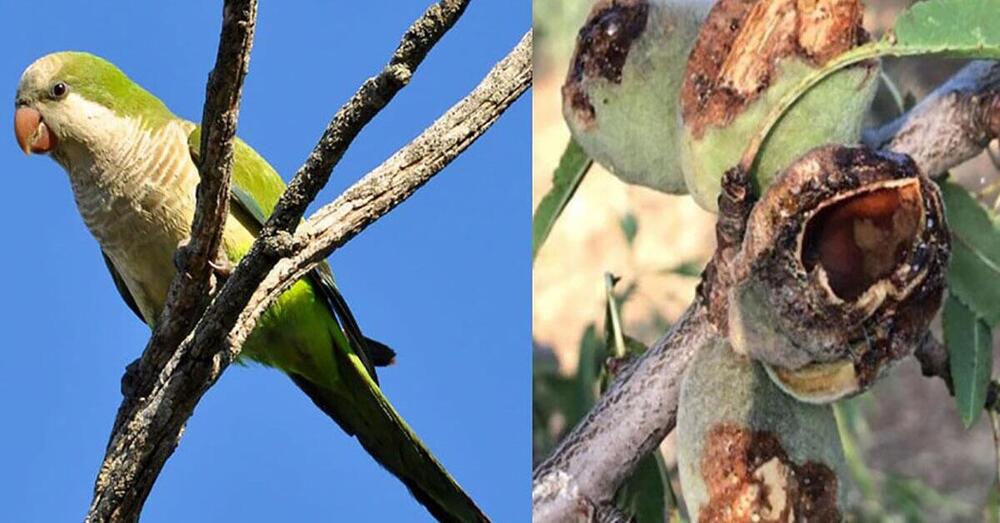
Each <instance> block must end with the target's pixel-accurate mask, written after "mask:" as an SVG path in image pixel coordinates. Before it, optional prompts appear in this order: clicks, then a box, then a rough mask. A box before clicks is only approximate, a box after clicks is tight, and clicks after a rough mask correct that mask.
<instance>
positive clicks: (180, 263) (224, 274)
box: [174, 238, 234, 294]
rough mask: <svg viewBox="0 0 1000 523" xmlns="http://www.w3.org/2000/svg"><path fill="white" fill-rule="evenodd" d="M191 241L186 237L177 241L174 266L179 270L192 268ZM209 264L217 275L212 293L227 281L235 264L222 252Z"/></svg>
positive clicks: (183, 270) (186, 270)
mask: <svg viewBox="0 0 1000 523" xmlns="http://www.w3.org/2000/svg"><path fill="white" fill-rule="evenodd" d="M190 242H191V239H190V238H185V239H183V240H181V241H180V242H178V243H177V250H176V251H175V252H174V267H176V268H177V270H178V271H180V272H184V273H187V272H188V270H189V268H190V261H189V258H190V255H191V253H190V251H189V250H188V249H189V247H188V244H189V243H190ZM208 266H209V267H211V268H212V274H213V275H214V276H215V281H213V283H212V291H211V292H212V293H213V294H214V293H215V291H216V290H217V289H218V288H219V283H221V282H225V281H226V279H227V278H229V276H230V275H231V274H232V273H233V269H234V267H233V264H232V263H231V262H230V261H229V258H227V257H226V255H225V254H222V253H221V252H220V253H219V254H218V256H217V257H216V259H215V260H210V261H209V262H208Z"/></svg>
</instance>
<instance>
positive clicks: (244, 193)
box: [188, 128, 489, 522]
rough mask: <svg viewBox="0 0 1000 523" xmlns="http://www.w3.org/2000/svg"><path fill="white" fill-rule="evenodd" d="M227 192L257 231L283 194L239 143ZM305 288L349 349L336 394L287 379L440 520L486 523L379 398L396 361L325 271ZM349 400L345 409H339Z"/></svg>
mask: <svg viewBox="0 0 1000 523" xmlns="http://www.w3.org/2000/svg"><path fill="white" fill-rule="evenodd" d="M199 131H200V128H196V129H195V130H194V132H193V133H192V134H191V136H190V137H189V139H188V145H189V146H190V149H191V152H192V153H191V154H192V157H193V158H194V159H195V162H196V163H197V161H198V158H197V157H198V154H197V151H198V148H199V144H200V141H199V140H200V132H199ZM231 185H232V203H233V205H232V208H233V209H232V211H231V212H233V213H240V212H242V213H246V216H248V217H252V218H253V220H254V221H255V222H256V223H257V225H258V226H261V225H263V223H264V221H265V220H266V218H267V216H269V215H270V214H271V212H272V211H273V210H274V207H275V205H276V204H277V202H278V198H280V196H281V194H282V192H284V190H285V184H284V182H283V181H282V180H281V177H280V176H278V173H276V172H275V171H274V169H273V168H272V167H271V166H270V164H268V163H267V161H266V160H264V159H263V158H262V157H261V156H260V155H259V154H257V152H256V151H254V150H253V149H252V148H251V147H250V146H249V145H247V144H246V143H244V142H243V141H242V140H240V139H238V138H237V139H236V140H234V146H233V173H232V183H231ZM246 216H245V217H246ZM245 217H244V219H245ZM244 223H246V222H245V221H244ZM308 281H309V282H310V283H311V284H312V286H313V288H314V290H315V291H317V292H318V293H319V295H320V296H322V297H323V299H324V302H325V303H326V305H327V306H328V308H329V310H330V312H331V317H332V320H334V321H337V322H338V323H339V324H340V327H341V329H342V330H343V332H344V333H345V334H346V339H347V341H348V345H349V346H344V345H341V344H339V343H334V346H332V347H330V350H331V351H332V352H333V355H334V359H335V361H336V362H337V368H338V372H339V373H340V378H341V381H339V382H338V383H337V385H336V386H337V387H339V388H334V387H333V386H330V385H327V384H321V383H316V382H315V381H313V380H310V379H308V378H306V377H304V376H301V375H297V374H295V373H289V376H290V377H291V378H292V381H294V382H295V384H296V385H298V386H299V388H301V389H302V390H303V391H304V392H305V393H306V394H307V395H308V396H309V397H310V399H312V400H313V403H315V404H316V406H317V407H319V408H320V409H321V410H322V411H323V412H325V413H326V414H327V415H328V416H330V417H331V418H333V420H334V421H336V422H337V423H338V424H339V425H340V426H341V427H342V428H343V429H344V430H345V431H346V432H347V433H348V434H351V435H354V436H356V437H357V438H358V441H359V442H360V443H361V445H362V446H363V447H364V448H365V449H366V450H367V451H368V453H369V454H371V455H372V457H374V458H375V460H376V461H378V462H379V463H380V464H381V465H382V466H383V467H385V468H386V469H388V470H389V471H390V472H391V473H392V474H393V475H395V476H396V477H398V478H399V479H400V480H401V481H402V482H403V483H404V484H405V485H406V486H407V487H408V488H409V489H410V492H411V493H413V496H414V497H415V498H416V499H417V500H418V501H420V503H422V504H423V505H424V506H425V507H426V508H427V509H428V510H429V511H430V512H431V514H433V515H434V517H436V518H437V519H438V520H440V521H449V522H450V521H455V522H479V521H489V519H488V518H487V517H486V515H485V514H483V512H482V511H481V510H480V509H479V507H477V506H476V504H475V502H474V501H473V500H472V499H471V498H469V496H468V495H467V494H466V493H465V492H464V491H463V490H462V488H461V487H460V486H459V485H458V484H457V483H456V482H455V480H454V479H453V478H452V477H451V475H450V474H448V471H447V470H445V469H444V467H443V466H442V465H441V464H440V463H439V462H438V461H437V459H435V458H434V456H433V455H432V454H431V452H430V450H428V449H427V448H426V447H425V446H424V444H423V442H421V441H420V439H419V438H418V437H417V435H416V434H415V433H414V432H413V430H412V429H411V428H410V427H409V425H407V424H406V422H405V421H404V420H403V418H402V417H401V416H400V415H399V413H397V412H396V409H395V408H393V406H392V404H391V403H389V400H388V399H387V398H386V397H385V396H384V395H383V394H382V391H381V389H379V387H378V383H377V381H376V378H375V371H374V368H373V367H372V365H371V364H372V363H374V364H376V365H377V364H379V363H389V362H391V360H392V357H393V355H394V353H393V352H392V350H391V349H389V348H388V347H386V346H385V345H382V344H381V343H378V342H375V341H374V340H370V339H368V338H366V337H364V336H363V335H362V333H361V330H360V328H359V327H358V324H357V322H356V321H355V319H354V316H353V314H351V311H350V309H348V307H347V303H346V302H345V301H344V298H343V296H341V294H340V292H339V291H338V290H337V287H336V285H335V284H334V280H333V274H332V272H331V271H330V267H329V265H327V264H326V263H323V264H322V265H320V266H319V267H317V269H316V270H314V271H313V272H312V273H310V274H309V276H308ZM351 354H357V355H358V358H351V357H350V355H351ZM368 362H371V363H368ZM342 388H346V390H340V389H342ZM347 398H349V399H350V401H345V399H347Z"/></svg>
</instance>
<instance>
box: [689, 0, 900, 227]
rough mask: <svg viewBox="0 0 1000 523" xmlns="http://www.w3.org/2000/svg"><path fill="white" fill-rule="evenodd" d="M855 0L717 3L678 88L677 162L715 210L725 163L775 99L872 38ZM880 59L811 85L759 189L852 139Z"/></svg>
mask: <svg viewBox="0 0 1000 523" xmlns="http://www.w3.org/2000/svg"><path fill="white" fill-rule="evenodd" d="M862 14H863V6H862V5H861V2H860V0H720V1H719V2H718V3H716V5H715V7H713V8H712V11H711V12H710V13H709V15H708V18H707V19H706V21H705V24H704V25H703V27H702V29H701V32H700V34H699V36H698V40H697V43H696V44H695V46H694V49H693V50H692V52H691V56H690V58H689V60H688V65H687V71H686V74H685V77H684V85H683V87H682V91H681V116H682V120H683V130H682V132H681V133H679V134H680V152H681V162H682V167H683V171H684V179H685V182H686V185H687V189H688V191H689V192H690V193H691V195H692V196H693V197H694V199H695V200H696V201H697V202H698V203H699V204H700V205H701V206H702V207H704V208H705V209H708V210H711V211H715V210H716V207H717V204H716V199H717V197H718V195H719V190H720V183H721V179H722V175H723V173H724V172H725V171H726V169H728V168H730V167H732V166H733V165H737V164H738V163H739V161H740V158H741V156H742V155H743V153H744V151H745V150H746V148H747V145H748V143H749V142H750V141H751V139H752V138H753V137H754V136H755V135H756V133H758V132H760V126H761V124H762V123H763V122H764V120H765V119H766V117H767V116H768V115H769V114H770V112H771V110H772V109H773V108H774V107H775V106H776V105H777V104H778V102H779V100H780V99H781V98H782V97H783V96H784V95H785V94H787V93H788V92H789V91H790V90H791V89H792V88H793V87H795V86H796V85H797V84H798V83H799V82H800V81H801V80H802V79H803V78H804V77H805V76H806V75H808V74H809V73H810V72H812V71H815V70H816V69H818V68H820V67H822V66H823V65H824V64H826V63H827V62H828V61H829V60H830V59H832V58H834V57H836V56H838V55H840V54H842V53H844V52H846V51H849V50H850V49H852V48H854V47H856V46H858V45H861V44H863V43H865V42H867V41H868V39H869V37H868V34H867V33H866V32H865V30H864V28H863V27H862V25H861V20H862ZM879 67H880V66H879V62H878V61H876V60H871V61H867V62H862V63H860V64H857V65H855V66H852V67H848V68H846V69H844V70H842V71H839V72H837V73H835V74H833V75H831V76H830V77H829V78H827V79H826V80H824V81H823V82H821V83H820V84H818V85H817V86H816V87H814V88H813V89H811V90H810V91H808V92H807V93H806V94H805V95H804V96H803V97H802V98H801V99H799V100H798V101H797V102H796V104H795V105H794V106H793V107H792V108H791V109H790V110H789V111H788V112H787V113H786V114H785V115H784V116H783V117H782V119H781V120H780V121H779V122H778V124H777V125H776V126H775V127H774V129H772V130H771V132H770V134H769V135H768V137H767V139H766V140H765V142H764V144H763V146H762V148H761V150H760V153H759V155H758V157H757V164H756V166H755V168H754V171H753V175H754V180H755V185H756V188H757V192H758V194H759V193H760V192H761V191H762V190H763V188H765V187H767V185H768V184H769V183H770V181H771V179H772V178H773V177H774V175H775V174H777V173H778V172H780V171H781V170H782V169H784V168H785V167H786V166H787V165H788V164H789V163H791V162H792V161H793V160H794V159H795V158H797V157H799V156H800V155H802V154H803V153H805V152H806V151H808V150H810V149H812V148H813V147H816V146H818V145H821V144H827V143H841V144H849V143H856V142H857V141H858V138H859V137H860V133H861V125H862V123H863V120H864V116H865V113H866V112H867V111H868V108H869V107H870V105H871V102H872V99H873V97H874V96H875V91H876V88H877V86H878V81H877V79H878V71H879Z"/></svg>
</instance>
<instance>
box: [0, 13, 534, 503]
mask: <svg viewBox="0 0 1000 523" xmlns="http://www.w3.org/2000/svg"><path fill="white" fill-rule="evenodd" d="M428 4H429V0H427V1H412V0H406V1H391V0H383V1H377V2H351V3H344V2H332V1H327V2H319V1H302V2H296V3H294V5H293V4H291V3H286V2H280V3H279V2H261V7H260V13H259V22H258V30H257V39H256V45H255V47H254V52H253V55H252V60H251V67H250V74H249V76H248V78H247V81H246V87H245V90H244V98H243V105H242V111H241V118H240V124H239V134H240V136H241V137H242V138H244V139H245V140H247V141H248V142H249V143H250V144H251V145H252V146H254V147H255V148H256V149H257V150H258V151H259V152H260V153H261V154H263V155H264V157H266V158H267V159H268V160H269V161H270V162H271V163H272V164H273V165H274V166H275V167H276V168H277V170H278V172H280V173H281V174H282V175H283V176H284V177H285V179H286V180H287V179H288V178H289V177H290V175H291V173H293V172H294V171H295V169H296V168H297V167H298V166H299V165H300V164H301V162H302V161H303V160H304V159H305V157H306V155H307V154H308V152H309V150H310V149H311V148H312V146H313V144H314V143H315V141H316V139H317V138H318V137H319V135H320V133H321V132H322V130H323V127H324V126H325V124H326V122H327V121H328V120H329V118H330V117H331V116H332V115H333V113H334V112H335V111H336V109H337V108H338V107H339V106H340V105H341V104H342V103H343V102H344V101H345V100H346V99H347V98H348V97H349V96H350V95H351V93H353V92H354V90H355V89H356V87H357V86H358V85H360V83H361V82H362V81H363V80H364V79H365V78H367V77H368V76H370V75H372V74H374V73H375V72H377V71H378V70H379V69H380V68H381V67H382V65H383V64H384V63H385V62H386V60H387V59H388V57H389V56H390V55H391V53H392V50H393V49H394V48H395V46H396V44H397V43H398V41H399V37H400V36H401V35H402V34H403V32H404V31H405V29H406V27H407V26H408V25H409V24H410V23H411V22H412V21H413V20H414V19H415V18H417V17H418V16H419V15H420V13H422V12H423V10H424V9H425V7H426V6H427V5H428ZM511 4H512V3H509V2H489V1H479V2H473V3H472V5H471V6H470V8H469V9H468V11H467V13H466V14H465V16H464V17H463V18H462V20H461V21H460V22H459V23H458V25H457V26H456V27H455V28H454V29H452V31H451V32H450V33H448V35H447V36H446V37H445V38H444V39H443V40H442V42H441V43H440V44H439V45H438V47H437V48H435V49H434V51H433V52H432V53H431V54H430V56H429V57H428V58H427V60H426V61H425V63H424V64H423V66H422V67H421V69H420V70H419V71H418V72H417V74H416V76H415V77H414V78H413V82H412V83H411V85H410V86H409V87H407V88H406V89H405V90H404V91H403V92H402V93H401V94H400V95H399V96H397V98H396V99H395V101H394V102H393V103H392V104H391V105H390V106H389V108H387V109H386V110H385V111H384V112H383V113H382V114H381V115H379V116H378V117H377V118H376V120H375V121H374V122H373V123H372V124H371V125H369V126H368V127H367V128H366V129H365V131H364V132H363V134H362V135H361V136H360V137H359V138H358V139H357V140H356V141H355V143H354V146H353V147H352V148H351V149H350V151H349V152H348V154H347V155H346V157H345V158H344V159H343V161H342V162H341V163H340V165H339V166H338V167H337V168H336V170H335V171H334V177H333V181H332V182H331V183H330V185H329V186H328V187H327V188H326V190H325V191H324V192H323V193H322V194H321V196H320V197H319V203H326V202H329V201H330V200H332V199H333V198H334V197H335V196H336V195H337V194H338V193H339V192H341V191H342V190H343V189H344V188H346V187H347V186H348V185H349V184H351V183H353V182H354V181H355V180H357V179H358V178H359V177H360V176H361V175H362V174H363V173H365V172H367V171H368V170H370V169H371V168H373V167H375V166H376V165H378V164H379V163H381V161H382V160H383V159H385V158H386V157H388V156H389V155H390V154H391V153H392V152H393V151H395V150H396V149H397V148H398V147H400V146H402V145H403V144H405V143H406V142H408V141H409V140H410V139H412V138H413V137H415V136H416V135H417V134H418V133H419V132H420V131H422V130H423V129H424V128H425V127H426V126H427V125H429V124H430V123H431V122H432V121H433V120H434V119H435V118H436V117H437V116H438V115H440V114H441V113H442V112H443V111H444V110H446V109H447V108H448V107H450V106H451V105H452V104H453V103H455V102H456V101H458V100H459V99H460V98H461V97H462V96H463V95H464V94H466V93H467V92H468V91H469V90H470V89H471V88H473V87H474V86H475V85H476V84H477V83H478V81H479V80H480V79H481V78H482V76H483V75H484V74H485V73H486V72H487V71H488V70H489V69H490V67H492V66H493V64H494V63H495V62H496V61H497V60H499V59H500V58H502V57H503V56H504V55H505V54H506V53H507V52H508V51H509V50H510V49H511V48H512V47H513V46H514V45H515V44H516V43H517V41H518V40H519V39H520V37H521V35H522V34H523V33H524V32H525V31H526V30H527V29H528V27H529V26H530V23H531V22H530V20H531V19H530V4H529V3H528V2H527V1H526V0H522V1H519V2H515V3H514V4H516V5H514V6H512V5H511ZM38 5H39V4H37V3H35V2H14V1H12V0H0V15H2V16H0V18H2V19H4V20H5V21H7V22H8V23H7V24H5V30H4V31H2V32H0V47H2V48H3V50H4V52H3V53H2V54H0V92H3V91H5V92H6V93H7V96H8V101H9V102H10V103H7V104H2V105H0V106H2V109H0V121H6V122H12V121H13V115H12V112H13V103H12V102H13V97H14V90H15V88H16V85H17V81H18V78H19V77H20V74H21V71H22V70H23V69H24V68H25V67H26V66H28V65H29V64H30V63H31V62H32V61H34V59H36V58H38V57H40V56H42V55H44V54H46V53H49V52H52V51H57V50H65V49H77V50H86V51H90V52H93V53H96V54H99V55H102V56H104V57H106V58H108V59H110V60H111V61H112V62H115V63H116V64H118V65H119V66H120V67H121V68H122V69H123V70H124V71H125V72H126V73H127V74H129V75H130V76H131V77H132V78H133V79H134V80H136V81H137V82H139V83H141V84H142V85H143V86H145V87H146V88H147V89H149V90H150V91H151V92H153V93H154V94H156V95H157V96H159V97H160V98H161V99H162V100H164V101H165V102H166V104H167V105H168V106H169V107H170V108H171V109H172V110H173V111H174V112H175V113H176V114H178V115H181V116H184V117H187V118H190V119H198V118H200V115H201V104H202V98H203V96H204V88H205V80H206V78H207V75H208V72H209V70H210V69H211V67H212V63H213V61H214V58H215V52H216V44H217V37H218V33H219V27H220V21H219V17H220V13H221V2H204V1H197V0H185V1H175V2H105V1H97V2H62V1H59V2H46V3H45V4H44V5H45V7H44V10H42V9H40V8H39V7H38ZM139 21H141V25H140V22H139ZM0 96H2V95H0ZM7 133H8V134H7V137H8V139H7V143H6V145H0V176H2V177H3V180H4V183H5V186H6V187H7V189H6V190H5V191H4V193H5V194H6V195H7V201H8V202H9V203H8V204H7V205H5V206H4V207H3V209H0V221H2V222H4V223H5V224H6V225H7V226H6V227H5V229H6V231H5V234H6V238H5V247H4V249H5V251H6V252H5V253H4V254H5V255H4V256H0V273H3V274H4V275H6V276H5V278H4V280H5V281H4V291H5V299H3V300H0V328H2V333H3V342H2V343H0V345H2V354H3V358H2V359H0V411H2V412H3V414H4V430H2V431H0V506H3V507H4V516H3V517H4V519H5V520H7V521H18V522H33V521H39V522H51V521H79V520H81V519H82V516H83V514H84V513H85V510H86V508H87V506H88V504H89V502H90V498H91V493H92V488H93V481H94V477H95V474H96V472H97V468H98V466H99V464H100V461H101V458H102V456H103V451H104V446H105V444H106V442H107V437H108V432H109V430H110V427H111V423H112V420H113V417H114V414H115V410H116V408H117V406H118V404H119V400H120V394H119V379H120V376H121V373H122V370H123V369H124V367H125V365H127V364H128V363H129V362H130V361H132V360H133V359H134V358H136V357H137V356H138V355H139V354H140V351H141V350H142V347H143V346H144V344H145V342H146V339H147V337H148V330H147V328H146V327H145V326H144V325H143V324H141V323H140V322H139V321H138V320H137V319H136V318H135V317H134V316H133V315H132V313H131V312H130V311H129V310H128V309H127V308H126V306H125V305H124V303H123V302H122V301H121V300H120V298H119V297H118V295H117V294H116V293H115V291H114V288H113V286H112V283H111V279H110V277H109V276H108V274H107V272H106V270H105V269H104V267H103V265H102V262H101V259H100V257H99V254H98V249H97V245H96V243H95V242H94V240H93V238H92V237H91V236H90V234H89V233H88V232H87V230H86V229H85V228H84V226H83V223H82V221H81V220H80V218H79V215H78V214H77V211H76V208H75V205H74V202H73V199H72V194H71V192H70V187H69V184H68V181H67V179H66V175H65V173H64V172H63V171H62V170H61V168H59V166H58V165H56V164H55V162H53V161H51V160H50V159H48V158H45V157H40V156H32V157H25V156H24V155H23V154H21V153H20V151H19V150H18V149H17V146H16V144H15V142H14V137H13V132H12V130H11V131H8V132H7ZM0 144H2V141H0ZM529 144H530V93H529V95H526V96H524V97H522V99H521V100H520V101H518V103H517V104H515V105H514V107H513V108H511V109H510V110H509V111H508V112H507V114H506V115H505V116H504V117H503V118H502V119H501V120H500V121H499V122H498V123H497V124H496V125H495V126H494V127H493V129H492V130H491V131H490V132H489V133H488V134H487V135H486V136H485V137H483V138H482V139H481V140H479V141H478V142H477V143H476V144H474V145H473V146H472V148H471V149H470V150H469V151H468V152H467V154H465V155H464V156H462V157H461V158H460V159H459V160H457V161H455V162H454V163H453V164H452V165H451V166H449V167H448V168H447V169H446V170H445V171H444V172H443V173H441V174H440V175H439V176H438V177H437V178H435V179H434V180H433V181H432V182H431V183H430V184H428V185H427V186H426V187H424V188H423V189H421V190H420V191H418V192H417V194H416V195H414V197H413V198H411V199H410V200H408V201H407V202H405V203H404V204H403V205H402V206H401V207H399V208H398V209H396V210H395V211H393V212H392V213H391V214H390V215H389V216H387V217H385V218H384V219H382V220H381V221H379V222H378V223H376V224H375V225H374V226H372V227H370V228H369V229H367V230H366V231H365V232H364V233H363V234H362V235H360V236H359V237H357V238H355V239H354V240H353V241H351V242H350V243H349V244H348V245H347V246H345V247H344V248H342V249H341V250H339V251H338V252H336V253H334V255H333V256H332V258H331V262H332V264H333V267H334V270H335V272H336V273H337V276H338V281H339V282H340V285H341V288H342V290H343V291H344V293H345V295H346V296H347V298H348V300H350V302H351V305H352V308H353V310H354V312H355V314H356V316H358V318H359V320H360V322H361V324H362V327H363V328H364V329H365V330H366V332H367V333H368V334H370V335H371V336H373V337H375V338H378V339H381V340H383V341H385V342H387V343H389V344H391V345H392V346H394V347H395V348H396V349H397V351H398V352H399V354H400V355H399V358H398V363H397V365H396V366H395V367H392V368H389V369H385V370H383V371H381V372H380V377H381V381H382V385H383V388H384V389H385V391H386V393H387V395H388V396H389V398H390V399H391V400H392V401H393V402H394V404H395V405H396V407H397V408H398V409H399V410H400V411H401V412H402V413H403V415H404V417H406V418H407V419H408V421H409V422H410V424H411V425H412V426H413V427H414V428H415V429H416V431H417V432H418V433H419V434H421V435H422V437H423V438H424V440H425V441H426V442H427V443H428V445H429V446H430V447H431V449H432V450H433V451H434V452H435V453H436V454H437V456H438V457H439V459H441V460H442V461H443V462H444V463H445V465H446V466H448V468H449V469H450V470H451V471H452V473H453V474H454V475H455V476H456V477H457V478H458V480H459V481H460V483H462V484H463V486H465V487H466V489H467V490H468V491H469V492H470V493H471V495H472V496H473V497H474V498H475V499H477V500H478V501H479V503H480V504H481V506H482V507H483V508H484V509H485V510H486V511H487V513H488V514H490V515H491V516H492V517H493V518H494V519H495V520H497V521H527V520H528V518H529V517H530V512H529V510H530V505H529V499H530V480H529V478H530V469H531V455H530V452H531V445H530V442H531V439H530V420H531V418H530V411H529V407H530V390H531V388H530V361H531V360H530V358H531V355H530V351H529V348H530V346H531V345H530V339H529V331H530V303H531V301H530V292H531V291H530V246H529V241H530V240H529V229H530V217H531V211H530V190H529V187H530V185H529V184H530V174H529V173H530V167H529V147H530V146H529ZM315 208H317V205H314V206H313V210H315ZM8 496H9V497H8ZM428 519H429V518H428V517H427V516H426V513H425V512H424V511H423V509H422V508H421V507H420V506H419V505H418V504H417V503H416V502H415V501H413V500H412V499H411V498H410V496H409V495H408V493H407V492H406V490H405V489H404V488H403V487H402V486H401V485H400V484H399V483H397V482H396V481H395V480H394V479H393V478H392V477H391V476H390V475H389V474H388V473H386V472H384V471H382V470H381V469H380V468H379V467H378V466H377V465H376V464H375V463H374V462H373V461H372V460H371V459H370V458H369V457H368V455H367V454H365V452H364V451H363V450H362V449H361V448H360V447H359V446H358V445H357V444H356V442H355V441H354V440H353V439H350V438H348V437H346V436H345V435H344V434H343V433H341V432H340V430H339V429H338V428H337V427H336V426H335V424H334V423H333V422H331V421H330V420H329V419H328V418H326V417H325V416H324V415H323V414H322V413H320V412H319V411H318V410H317V409H316V408H315V407H313V405H312V404H311V403H310V401H309V400H308V399H307V398H306V397H305V396H304V395H302V394H301V393H300V392H299V391H298V390H297V389H296V388H295V387H294V386H293V385H292V384H291V383H290V382H289V380H288V379H287V378H285V377H284V376H283V375H281V374H280V373H278V372H276V371H273V370H268V369H265V368H262V367H256V366H251V367H244V368H241V367H233V368H231V369H230V370H229V371H228V372H226V374H225V375H224V376H223V377H222V379H221V380H220V382H219V383H218V384H217V386H216V387H215V388H213V389H212V390H211V391H210V392H209V393H208V394H207V395H206V397H205V398H204V399H203V401H202V402H201V404H200V405H199V407H198V409H197V410H196V411H195V415H194V417H193V418H192V419H191V421H190V423H189V425H188V428H187V432H186V434H185V436H184V438H183V440H182V441H181V445H180V447H179V448H178V450H177V452H176V453H175V455H174V456H173V458H172V459H171V460H170V461H169V462H168V463H167V466H166V468H165V470H164V472H163V475H162V476H161V477H160V480H159V482H158V483H157V485H156V487H155V488H154V490H153V492H152V494H151V496H150V498H149V501H148V503H147V505H146V510H145V511H144V517H143V521H144V522H173V521H185V522H199V521H244V522H253V521H332V520H338V521H424V520H428Z"/></svg>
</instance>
